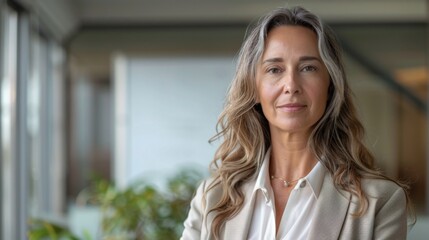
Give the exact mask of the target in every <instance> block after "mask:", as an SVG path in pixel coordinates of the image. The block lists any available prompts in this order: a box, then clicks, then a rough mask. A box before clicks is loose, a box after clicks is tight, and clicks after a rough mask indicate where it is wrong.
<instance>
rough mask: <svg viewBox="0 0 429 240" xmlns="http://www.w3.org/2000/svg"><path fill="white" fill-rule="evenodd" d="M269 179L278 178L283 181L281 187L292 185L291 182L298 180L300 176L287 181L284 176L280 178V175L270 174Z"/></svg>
mask: <svg viewBox="0 0 429 240" xmlns="http://www.w3.org/2000/svg"><path fill="white" fill-rule="evenodd" d="M271 179H279V180H281V181H283V187H290V186H291V185H292V183H294V182H296V181H298V180H299V179H301V178H298V179H296V180H292V181H287V180H286V179H284V178H281V177H275V176H274V175H271Z"/></svg>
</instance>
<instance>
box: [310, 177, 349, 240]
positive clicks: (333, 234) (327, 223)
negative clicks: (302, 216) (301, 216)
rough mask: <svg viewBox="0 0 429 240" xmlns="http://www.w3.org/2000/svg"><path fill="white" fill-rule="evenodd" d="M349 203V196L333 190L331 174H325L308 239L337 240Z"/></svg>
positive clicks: (335, 189) (346, 193)
mask: <svg viewBox="0 0 429 240" xmlns="http://www.w3.org/2000/svg"><path fill="white" fill-rule="evenodd" d="M350 202H351V194H350V193H349V192H346V191H343V190H338V189H337V188H335V186H334V180H333V179H332V177H331V174H329V173H326V174H325V179H324V181H323V185H322V189H321V190H320V195H319V198H318V200H317V203H316V209H315V213H314V215H313V222H312V223H311V225H312V226H311V227H310V232H309V235H308V239H338V237H339V235H340V232H341V229H342V227H343V224H344V220H345V217H346V215H347V213H348V208H349V206H350Z"/></svg>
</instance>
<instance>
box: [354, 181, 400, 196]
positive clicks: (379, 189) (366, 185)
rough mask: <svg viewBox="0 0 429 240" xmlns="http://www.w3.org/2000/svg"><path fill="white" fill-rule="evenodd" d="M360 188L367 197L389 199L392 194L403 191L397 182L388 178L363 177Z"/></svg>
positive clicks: (398, 193)
mask: <svg viewBox="0 0 429 240" xmlns="http://www.w3.org/2000/svg"><path fill="white" fill-rule="evenodd" d="M361 184H362V190H363V191H364V192H365V193H366V194H367V196H368V198H376V199H386V200H388V199H390V198H391V197H392V196H393V195H403V196H404V197H405V191H404V190H403V189H402V187H401V186H399V185H398V184H397V183H395V182H393V181H391V180H388V179H370V178H364V179H362V181H361Z"/></svg>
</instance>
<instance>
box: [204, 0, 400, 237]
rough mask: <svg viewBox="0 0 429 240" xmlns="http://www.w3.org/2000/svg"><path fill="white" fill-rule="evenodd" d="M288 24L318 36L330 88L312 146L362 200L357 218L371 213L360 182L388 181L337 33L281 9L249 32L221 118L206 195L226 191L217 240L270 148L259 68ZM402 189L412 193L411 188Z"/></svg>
mask: <svg viewBox="0 0 429 240" xmlns="http://www.w3.org/2000/svg"><path fill="white" fill-rule="evenodd" d="M283 25H293V26H303V27H306V28H309V29H311V30H312V31H313V32H315V33H316V34H317V38H318V49H319V53H320V56H321V58H322V60H323V62H324V64H325V66H326V68H327V70H328V72H329V75H330V86H329V89H328V102H327V105H326V109H325V113H324V114H323V116H322V117H321V119H320V120H319V121H318V122H317V123H316V124H315V126H314V128H313V129H312V133H311V135H310V138H309V142H308V147H309V148H310V149H311V151H312V152H313V153H314V155H315V156H316V158H317V160H318V161H320V162H321V163H322V164H323V165H324V166H325V167H326V168H327V170H328V171H329V173H330V174H331V175H332V177H333V180H334V185H335V186H336V187H337V188H339V189H343V190H346V191H348V192H350V193H352V194H354V195H355V196H357V197H358V199H359V204H360V205H359V209H358V212H357V213H355V215H356V216H362V215H363V214H364V213H365V212H366V210H367V208H368V200H367V196H366V194H365V192H364V191H363V190H362V186H361V179H362V178H379V179H389V178H388V177H386V176H384V175H383V174H382V173H381V172H380V171H379V170H378V169H376V168H375V166H374V157H373V155H372V154H371V153H370V152H369V150H368V149H367V147H366V146H365V145H364V143H363V141H364V128H363V126H362V124H361V122H360V121H359V119H358V118H357V114H356V110H355V107H354V104H353V102H352V93H351V90H350V88H349V86H348V84H347V79H346V74H345V71H344V65H343V61H342V59H341V49H340V47H339V44H338V41H337V39H336V37H335V35H334V33H333V31H332V30H331V29H330V28H329V27H327V26H326V25H324V24H323V23H322V22H321V20H320V19H319V18H318V17H317V16H316V15H314V14H312V13H311V12H309V11H307V10H305V9H304V8H302V7H295V8H292V9H288V8H279V9H276V10H274V11H272V12H270V13H269V14H267V15H266V16H265V17H263V18H261V19H260V20H259V22H257V24H256V25H255V26H254V27H253V29H252V30H250V31H248V32H247V37H246V40H245V41H244V43H243V45H242V47H241V50H240V52H239V55H238V62H237V68H236V72H235V77H234V79H233V81H232V84H231V86H230V88H229V91H228V95H227V99H226V103H225V106H224V110H223V111H222V113H221V115H220V117H219V121H218V124H217V130H218V133H217V134H216V135H215V136H214V137H213V138H212V139H211V140H216V139H220V140H221V141H222V142H221V144H220V146H219V148H218V149H217V151H216V153H215V156H214V160H213V162H212V164H211V166H212V167H213V169H214V171H213V175H214V176H213V177H214V181H213V182H212V183H211V184H210V185H209V187H208V188H207V190H206V192H205V193H207V192H208V191H210V190H211V189H213V188H214V187H221V189H222V195H221V197H220V200H219V201H218V202H217V204H216V205H215V206H213V207H212V208H211V209H209V211H208V213H210V212H214V213H215V217H214V219H213V222H212V229H211V231H212V233H213V234H214V236H215V237H216V238H219V233H220V229H221V227H222V225H223V224H224V223H225V221H226V220H228V219H229V218H231V217H233V216H234V215H236V214H237V213H238V212H239V211H240V210H241V208H242V206H243V202H244V194H243V192H242V190H241V186H242V185H243V184H244V183H246V182H247V181H249V180H250V179H254V178H255V177H256V175H257V174H258V172H259V169H260V167H261V165H262V161H263V158H264V155H265V153H266V151H267V149H268V147H269V146H270V145H271V138H270V131H269V125H268V121H267V119H266V118H265V116H264V114H263V113H262V110H261V108H260V105H259V104H256V99H257V97H256V69H257V65H258V64H259V62H260V60H261V56H262V54H263V52H264V47H265V41H266V38H267V35H268V33H269V32H270V31H271V30H272V29H274V28H276V27H278V26H283ZM389 180H392V179H389ZM392 181H393V180H392ZM397 184H398V185H399V186H401V187H402V188H404V190H407V187H406V185H403V184H401V183H398V182H397ZM407 202H408V196H407Z"/></svg>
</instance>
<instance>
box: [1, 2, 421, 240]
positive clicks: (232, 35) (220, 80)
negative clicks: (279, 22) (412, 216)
mask: <svg viewBox="0 0 429 240" xmlns="http://www.w3.org/2000/svg"><path fill="white" fill-rule="evenodd" d="M296 5H301V6H303V7H306V8H307V9H309V10H310V11H313V12H314V13H316V14H317V15H319V16H320V17H321V18H322V19H323V20H324V21H326V22H327V23H329V25H330V26H331V27H332V28H333V29H334V30H335V32H336V33H337V34H338V37H339V39H340V40H341V42H342V45H343V47H344V56H345V60H346V67H347V72H348V77H349V82H350V84H351V86H352V89H353V91H354V93H355V101H356V103H357V106H358V110H359V115H360V117H361V119H362V120H363V123H364V125H365V127H366V130H367V143H368V146H370V148H371V150H372V151H373V152H374V154H375V155H376V158H377V161H378V162H377V164H378V165H379V166H380V168H382V169H383V170H384V171H385V172H386V173H387V174H388V175H389V176H391V177H393V178H395V179H400V180H404V181H407V182H408V183H409V184H410V186H411V189H410V195H411V198H412V201H413V204H414V208H415V210H416V212H417V216H418V220H417V224H416V225H415V226H414V228H413V229H412V230H411V231H410V233H409V239H426V237H427V236H428V234H429V220H428V219H429V217H428V216H429V215H428V214H429V175H428V171H429V164H428V163H429V152H428V151H429V147H428V136H429V128H428V123H429V120H428V111H429V109H428V103H429V98H428V90H429V86H428V83H429V73H428V72H429V70H428V66H429V65H428V60H429V56H428V44H429V41H428V40H429V39H428V30H429V27H428V21H429V18H428V10H429V6H428V3H427V1H425V0H407V1H404V0H376V1H373V0H361V1H351V0H350V1H344V0H325V1H318V0H308V1H298V0H290V1H280V0H267V1H260V0H236V1H228V0H216V1H214V0H212V1H210V0H180V1H178V0H163V1H158V0H0V10H1V12H0V101H1V112H0V117H1V118H0V119H1V125H0V126H1V127H0V136H1V138H0V145H1V148H0V157H1V158H0V159H1V162H0V213H1V216H2V221H1V224H0V239H5V240H6V239H26V238H30V239H55V238H58V239H59V238H61V236H62V237H63V238H69V239H101V238H103V237H104V236H106V235H108V234H111V235H112V236H113V235H115V234H116V235H117V236H119V234H121V232H124V231H125V232H126V235H121V237H119V238H117V239H140V238H141V239H142V237H141V236H142V234H143V235H144V234H146V235H144V236H145V237H146V239H173V237H175V236H177V234H180V232H181V230H182V226H181V221H183V217H184V214H186V212H187V207H188V204H189V198H190V197H192V194H193V189H194V187H195V185H196V184H197V183H198V181H199V180H200V179H201V178H202V177H204V176H206V175H207V174H208V165H209V163H210V161H211V160H212V157H213V154H214V151H215V150H216V146H217V143H216V142H215V143H212V144H209V143H208V139H209V138H210V137H211V136H213V135H214V134H215V124H216V121H217V117H218V115H219V113H220V111H221V109H222V105H223V102H224V97H225V93H226V90H227V88H228V85H229V83H230V81H231V79H232V76H233V73H234V68H235V60H236V54H237V52H238V50H239V48H240V45H241V42H242V41H243V37H244V35H245V32H246V29H247V26H248V25H249V23H252V22H254V21H256V20H257V19H258V18H259V17H260V16H262V15H264V14H265V13H267V12H268V11H270V10H272V9H274V8H276V7H280V6H296ZM137 183H138V184H137ZM136 186H137V187H136ZM130 189H131V191H128V190H130ZM154 204H155V205H154ZM156 204H161V205H156ZM133 207H135V208H133ZM134 209H136V210H135V211H134ZM154 209H156V210H159V211H155V210H154ZM126 210H128V212H127V211H126ZM130 210H131V212H130ZM116 211H117V212H121V214H122V215H121V214H119V213H118V214H116V213H117V212H116ZM133 212H134V213H138V214H137V215H136V220H135V221H134V222H133V223H132V224H134V225H132V224H131V223H130V224H131V225H130V226H128V230H124V231H122V230H121V229H119V228H120V227H118V226H122V225H120V224H125V222H126V220H129V219H130V216H131V215H130V214H133ZM112 213H115V214H112ZM106 219H107V220H106ZM161 220H162V222H158V221H161ZM109 221H110V222H109ZM109 224H111V225H113V226H115V227H112V228H109V226H110V225H109ZM126 224H128V223H126ZM151 224H152V225H153V226H152V225H151ZM124 226H125V225H124ZM157 226H158V227H159V228H160V229H157ZM160 226H161V227H162V228H161V227H160ZM125 228H126V227H124V229H125ZM137 228H138V229H144V233H138V231H132V229H137ZM130 229H131V230H130ZM165 229H170V230H171V231H170V232H169V233H166V232H163V231H164V230H165ZM61 234H63V235H61ZM127 234H128V235H127ZM148 234H149V235H148ZM150 234H152V235H150ZM162 234H164V235H162ZM168 234H170V235H168ZM174 234H176V235H174Z"/></svg>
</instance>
